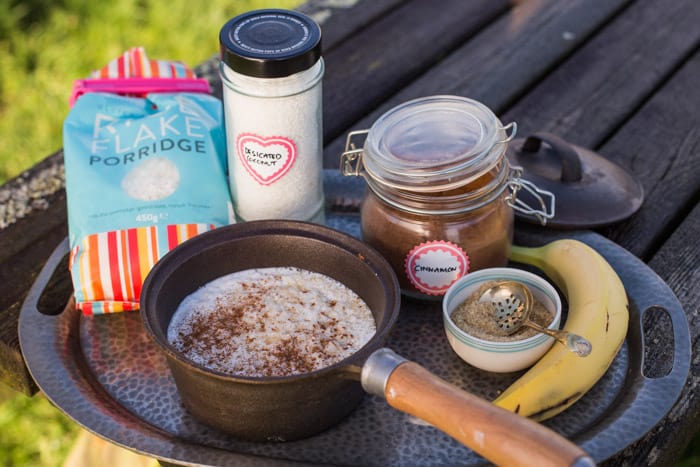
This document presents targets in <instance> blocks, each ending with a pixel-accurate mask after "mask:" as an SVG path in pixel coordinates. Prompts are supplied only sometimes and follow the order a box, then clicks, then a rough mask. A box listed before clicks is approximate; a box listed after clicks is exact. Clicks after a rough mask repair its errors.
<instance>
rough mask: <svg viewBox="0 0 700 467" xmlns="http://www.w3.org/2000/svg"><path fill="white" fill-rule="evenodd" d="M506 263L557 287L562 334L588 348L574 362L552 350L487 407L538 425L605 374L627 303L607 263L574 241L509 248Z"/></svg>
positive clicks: (561, 350)
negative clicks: (563, 311)
mask: <svg viewBox="0 0 700 467" xmlns="http://www.w3.org/2000/svg"><path fill="white" fill-rule="evenodd" d="M510 259H511V260H512V261H514V262H518V263H525V264H529V265H532V266H535V267H537V268H539V269H541V270H542V271H543V272H544V273H545V274H546V275H547V277H549V278H550V279H551V280H552V281H553V282H554V283H555V284H556V285H557V286H558V287H559V289H560V290H561V291H562V293H563V294H564V295H565V296H566V298H567V301H568V303H569V312H568V317H567V320H566V323H565V324H564V329H565V330H567V331H570V332H573V333H576V334H579V335H581V336H583V337H585V338H586V339H588V340H589V341H590V342H591V344H592V347H593V348H592V350H591V353H590V355H588V356H587V357H580V356H578V355H576V354H574V353H572V352H570V351H569V350H567V349H566V348H565V347H564V346H562V345H556V344H555V345H553V346H552V347H551V348H550V349H549V350H548V351H547V353H545V354H544V355H543V356H542V358H541V359H540V360H538V361H537V363H535V364H534V365H533V366H532V367H531V368H530V369H529V370H528V371H527V372H525V373H524V374H523V375H522V376H521V377H520V378H519V379H517V380H516V381H515V382H513V384H511V385H510V386H509V387H508V388H507V389H506V390H505V391H504V392H503V393H501V394H500V395H499V396H498V397H497V398H496V399H495V400H494V401H493V403H494V404H495V405H497V406H499V407H502V408H504V409H507V410H510V411H512V412H515V413H518V414H520V415H523V416H526V417H530V418H532V419H534V420H537V421H542V420H546V419H547V418H550V417H553V416H555V415H557V414H559V413H561V412H562V411H564V410H566V409H567V408H568V407H570V406H571V405H572V404H574V403H575V402H576V401H577V400H579V399H580V398H581V397H582V396H583V395H584V394H585V393H586V392H587V391H588V390H589V389H590V388H592V387H593V386H594V385H595V383H596V382H597V381H598V380H599V379H600V378H601V377H602V376H603V375H604V374H605V372H606V371H607V369H608V368H609V367H610V364H611V363H612V362H613V360H614V359H615V356H616V355H617V353H618V352H619V350H620V347H621V346H622V343H623V342H624V339H625V336H626V335H627V326H628V323H629V303H628V300H627V294H626V292H625V288H624V285H623V284H622V281H621V280H620V277H619V276H618V275H617V273H616V272H615V270H614V269H613V268H612V267H611V266H610V264H609V263H608V262H607V260H606V259H605V258H603V257H602V256H601V255H600V254H599V253H598V252H597V251H595V250H594V249H593V248H591V247H590V246H588V245H586V244H585V243H583V242H580V241H578V240H574V239H562V240H556V241H553V242H551V243H548V244H546V245H544V246H541V247H537V248H528V247H520V246H513V248H512V250H511V254H510Z"/></svg>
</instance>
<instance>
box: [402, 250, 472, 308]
mask: <svg viewBox="0 0 700 467" xmlns="http://www.w3.org/2000/svg"><path fill="white" fill-rule="evenodd" d="M405 266H406V275H407V276H408V278H409V280H410V281H411V283H412V284H413V285H414V286H415V287H416V288H417V289H418V290H420V291H421V292H423V293H425V294H428V295H443V294H444V293H445V292H446V291H447V289H448V288H449V287H450V286H451V285H452V284H453V283H454V282H455V281H456V280H457V279H459V278H460V277H462V276H463V275H465V274H466V273H467V272H468V271H469V256H467V254H466V253H465V252H464V250H462V248H460V247H459V246H458V245H455V244H454V243H452V242H447V241H444V240H436V241H432V242H426V243H421V244H420V245H418V246H416V247H414V248H413V249H412V250H411V251H410V252H409V253H408V255H407V256H406V261H405Z"/></svg>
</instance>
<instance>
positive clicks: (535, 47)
mask: <svg viewBox="0 0 700 467" xmlns="http://www.w3.org/2000/svg"><path fill="white" fill-rule="evenodd" d="M628 3H629V0H613V1H610V0H572V1H568V2H560V1H556V0H533V1H528V2H520V3H518V4H517V5H516V6H515V7H514V8H512V9H511V10H509V11H508V12H507V13H506V14H504V15H503V16H501V17H500V18H499V19H498V20H497V21H495V22H494V23H493V24H491V25H489V27H487V28H485V29H484V30H483V31H481V32H480V33H479V34H478V35H476V36H475V37H473V38H471V39H470V40H469V41H468V42H466V43H465V44H464V45H463V46H462V47H460V48H459V49H457V50H455V51H454V52H453V53H451V54H450V55H447V56H446V57H445V58H444V59H443V60H442V61H441V62H440V63H438V64H437V65H436V66H434V67H433V68H431V69H430V70H429V71H428V72H426V73H425V74H424V75H422V76H421V77H420V78H418V79H416V80H415V81H414V82H412V83H410V84H408V85H407V86H406V87H405V88H403V89H401V90H400V91H399V92H397V94H396V95H394V96H392V97H391V98H389V99H387V100H386V101H384V102H383V103H381V105H378V106H377V108H376V109H374V110H373V109H372V108H371V107H369V108H368V109H367V110H368V113H366V115H365V116H364V117H363V118H362V119H360V120H359V121H357V122H352V123H351V124H350V126H349V128H348V129H362V128H369V127H370V126H371V125H372V123H373V122H374V120H376V119H377V118H378V117H379V116H380V115H381V114H382V113H384V112H385V111H387V110H388V109H389V108H391V107H393V106H395V105H398V104H400V103H402V102H405V101H408V100H410V99H414V98H417V97H421V96H428V95H434V94H454V95H461V96H466V97H471V98H473V99H476V100H479V101H481V102H484V103H485V104H486V105H488V106H489V107H491V108H492V109H493V110H494V111H495V112H497V113H500V112H502V111H503V110H505V109H506V107H507V106H508V104H510V103H511V102H512V101H514V100H515V99H516V98H517V97H518V96H520V95H522V94H523V93H525V92H526V91H527V90H528V89H529V88H530V87H532V86H533V85H534V84H535V83H536V82H537V81H538V79H540V78H541V77H542V76H543V75H545V74H546V73H547V72H548V71H549V70H550V69H552V68H554V67H556V65H557V64H558V63H560V62H561V61H563V60H564V58H565V57H567V56H568V55H569V54H571V53H572V52H573V51H575V50H576V48H577V47H579V46H580V45H581V44H582V43H584V42H585V41H586V39H587V38H588V37H589V36H590V35H591V34H592V33H593V32H595V31H596V30H597V29H598V28H600V27H601V25H602V24H604V23H605V22H606V21H608V20H609V19H610V18H611V17H613V16H614V15H615V14H616V13H617V12H619V11H620V10H621V9H622V8H623V7H624V6H625V5H626V4H628ZM348 129H346V131H347V130H348ZM328 143H329V144H328V145H327V146H326V149H325V151H324V162H325V164H326V166H327V167H337V166H338V159H339V154H340V153H341V152H342V149H343V144H344V143H345V138H344V135H340V137H338V138H336V139H335V140H333V141H330V142H328Z"/></svg>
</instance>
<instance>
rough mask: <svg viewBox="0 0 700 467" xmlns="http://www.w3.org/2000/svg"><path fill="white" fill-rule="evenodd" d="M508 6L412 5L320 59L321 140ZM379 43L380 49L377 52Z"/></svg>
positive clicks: (457, 1) (499, 2)
mask: <svg viewBox="0 0 700 467" xmlns="http://www.w3.org/2000/svg"><path fill="white" fill-rule="evenodd" d="M509 7H510V3H509V2H507V1H504V0H495V1H494V0H478V1H477V0H473V1H470V2H464V1H462V0H444V1H442V2H440V4H439V7H436V3H435V2H433V1H430V0H411V1H407V2H404V3H403V4H402V5H401V7H399V8H397V9H395V10H392V11H391V12H390V14H388V15H386V16H384V17H382V18H381V19H379V20H378V21H376V22H374V23H372V24H370V25H369V26H368V27H367V28H365V29H363V30H362V31H361V32H359V33H358V34H357V35H355V36H353V37H352V39H351V40H348V41H345V42H343V43H341V44H339V45H338V46H337V47H335V48H334V49H333V50H331V51H330V53H329V54H327V55H326V56H325V61H326V76H325V78H324V95H323V100H324V113H323V118H324V120H323V125H324V139H325V141H330V140H331V139H332V138H335V137H337V136H339V135H340V134H341V133H342V132H344V131H345V130H346V129H347V128H348V127H349V126H350V125H351V124H352V123H353V122H355V121H357V120H358V119H360V118H361V117H363V116H364V115H366V114H367V112H368V110H370V109H372V108H374V107H376V104H377V103H378V102H382V101H384V100H386V99H387V98H388V97H389V96H391V95H392V94H394V93H395V92H397V91H398V90H400V89H401V88H402V87H404V86H405V85H407V84H408V83H410V82H411V80H413V79H415V78H416V77H417V76H418V75H419V74H421V73H423V72H425V71H426V70H427V69H428V68H430V67H431V66H432V65H434V64H435V63H436V61H437V60H438V59H439V58H440V57H441V56H443V55H446V54H448V53H449V52H451V51H452V50H453V49H455V48H456V47H458V46H459V45H460V44H461V43H462V42H464V41H465V40H467V39H468V38H469V37H471V36H473V35H474V34H476V32H478V31H479V29H481V28H483V27H485V26H486V25H487V24H488V23H489V22H490V21H493V20H494V19H495V18H496V17H497V16H498V15H500V14H502V13H504V12H505V11H507V10H508V8H509ZM378 44H381V48H378Z"/></svg>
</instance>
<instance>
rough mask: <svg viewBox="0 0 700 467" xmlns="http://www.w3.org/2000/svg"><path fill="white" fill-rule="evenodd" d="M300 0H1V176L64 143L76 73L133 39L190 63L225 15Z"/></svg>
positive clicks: (214, 46) (206, 47)
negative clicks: (63, 129) (65, 124)
mask: <svg viewBox="0 0 700 467" xmlns="http://www.w3.org/2000/svg"><path fill="white" fill-rule="evenodd" d="M299 3H301V1H300V0H283V1H270V0H237V1H230V0H226V1H225V0H211V1H209V0H208V1H195V2H191V1H189V0H117V1H108V2H93V1H89V0H55V1H52V0H30V1H19V0H0V12H2V13H0V138H1V142H2V144H0V183H3V182H4V181H6V180H7V179H9V178H11V177H14V176H16V175H18V174H20V173H21V172H22V171H23V170H26V169H27V168H29V167H30V166H32V165H33V164H35V163H36V162H38V161H40V160H41V159H43V158H44V157H46V156H47V155H49V154H50V153H53V152H54V151H56V150H58V149H59V148H60V147H61V146H62V143H61V131H62V124H63V120H64V119H65V117H66V115H67V113H68V97H69V95H70V91H71V86H72V83H73V80H75V79H79V78H84V77H86V76H87V75H88V74H89V73H90V71H92V70H95V69H98V68H100V67H102V66H103V65H104V64H106V63H107V62H108V61H109V60H111V59H112V58H115V57H117V56H118V55H120V54H121V53H122V52H123V51H125V50H127V49H128V48H130V47H133V46H139V45H140V46H144V47H145V48H146V53H147V54H148V56H149V57H150V58H157V59H168V60H180V61H183V62H185V63H187V64H189V65H191V66H194V65H196V64H198V63H200V62H203V61H205V60H206V59H208V58H210V57H211V56H212V55H214V54H215V53H216V52H217V51H218V49H219V44H218V37H219V36H218V35H219V29H220V28H221V26H222V25H223V24H224V22H225V21H226V20H227V19H229V18H231V17H233V16H235V15H236V14H238V13H241V12H243V11H246V10H251V9H255V8H266V7H280V8H291V7H294V6H296V5H298V4H299Z"/></svg>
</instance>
